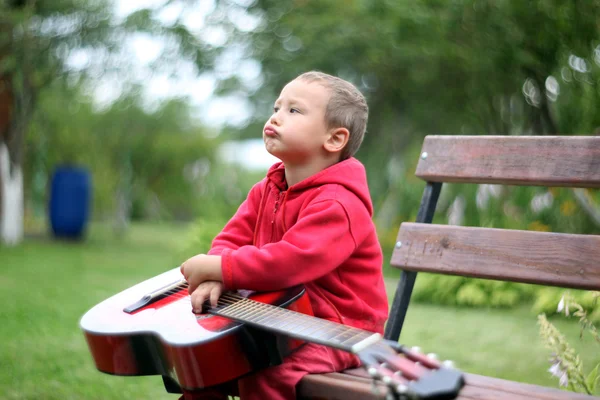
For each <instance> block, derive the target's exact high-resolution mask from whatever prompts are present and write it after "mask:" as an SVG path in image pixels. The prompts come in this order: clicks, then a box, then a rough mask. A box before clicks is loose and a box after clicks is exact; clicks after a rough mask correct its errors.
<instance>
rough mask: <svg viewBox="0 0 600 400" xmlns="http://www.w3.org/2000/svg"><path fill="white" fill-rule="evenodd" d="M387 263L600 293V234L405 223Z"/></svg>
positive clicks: (411, 268)
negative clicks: (390, 259) (599, 291)
mask: <svg viewBox="0 0 600 400" xmlns="http://www.w3.org/2000/svg"><path fill="white" fill-rule="evenodd" d="M397 240H398V242H401V246H400V247H398V246H396V248H395V249H394V253H393V255H392V262H391V264H392V265H393V266H395V267H398V268H401V269H405V270H410V271H425V272H437V273H443V274H452V275H462V276H470V277H476V278H487V279H497V280H508V281H515V282H526V283H537V284H544V285H552V286H560V287H565V288H567V287H569V288H578V289H589V290H598V289H600V236H597V235H573V234H563V233H548V232H531V231H518V230H506V229H493V228H470V227H459V226H448V225H435V224H419V223H406V222H405V223H403V224H402V225H401V226H400V231H399V233H398V238H397Z"/></svg>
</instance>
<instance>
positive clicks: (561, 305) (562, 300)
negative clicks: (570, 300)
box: [556, 295, 565, 313]
mask: <svg viewBox="0 0 600 400" xmlns="http://www.w3.org/2000/svg"><path fill="white" fill-rule="evenodd" d="M564 308H565V296H564V295H563V297H561V298H560V301H559V302H558V307H557V308H556V312H558V313H561V312H562V310H564Z"/></svg>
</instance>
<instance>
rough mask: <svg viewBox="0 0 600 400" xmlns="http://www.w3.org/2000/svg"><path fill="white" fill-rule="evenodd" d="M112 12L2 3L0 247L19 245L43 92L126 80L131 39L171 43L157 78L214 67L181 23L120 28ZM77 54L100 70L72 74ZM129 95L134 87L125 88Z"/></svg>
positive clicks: (20, 0)
mask: <svg viewBox="0 0 600 400" xmlns="http://www.w3.org/2000/svg"><path fill="white" fill-rule="evenodd" d="M171 3H173V2H166V3H165V5H164V7H167V6H169V5H170V4H171ZM192 5H193V4H190V5H185V7H191V6H192ZM112 6H113V2H112V1H111V0H0V242H2V241H4V242H11V243H16V242H18V241H19V240H20V238H21V236H22V224H23V221H22V218H23V212H22V210H23V176H22V167H23V161H24V147H23V145H24V142H25V135H26V133H27V131H28V128H29V125H30V123H31V120H32V116H33V115H34V111H35V110H36V107H37V102H38V99H39V96H40V93H41V92H42V91H43V90H44V89H45V88H47V87H49V85H50V84H52V83H53V82H55V81H57V80H58V81H63V82H64V81H66V80H75V81H79V82H80V84H81V85H84V84H85V83H86V82H87V83H89V82H97V81H98V80H100V79H102V77H103V76H105V75H106V74H110V73H112V74H118V75H127V74H128V73H130V72H129V69H128V67H129V64H128V63H127V60H126V59H125V57H124V56H123V54H120V53H119V50H120V48H121V45H122V43H123V42H124V41H125V39H126V37H127V35H129V34H131V33H132V32H145V33H148V34H152V35H157V36H160V37H161V38H163V39H164V40H165V41H166V43H167V49H166V50H165V52H164V53H163V54H162V56H161V57H160V58H159V60H157V62H156V63H155V65H154V66H153V67H154V68H155V70H159V69H161V70H166V71H169V72H173V70H176V69H177V68H178V66H179V65H180V62H181V61H182V60H186V61H189V62H194V63H195V64H196V65H197V66H199V69H202V68H205V67H206V65H210V58H208V57H207V58H206V60H205V57H204V54H205V53H207V49H206V46H205V44H204V42H203V41H202V40H200V39H198V38H197V35H195V34H193V33H191V31H190V30H189V29H188V27H187V26H186V25H185V24H183V23H181V21H176V22H175V23H173V24H167V25H164V24H162V23H161V22H160V20H159V19H158V18H157V13H158V12H159V11H160V10H155V9H140V10H138V11H136V12H134V13H132V14H130V15H129V16H128V17H127V18H125V19H124V20H116V19H115V18H114V16H113V15H112V8H111V7H112ZM80 51H83V52H87V53H88V54H91V55H93V58H94V59H96V60H97V62H95V63H89V64H88V65H86V66H83V67H81V68H79V69H77V70H74V69H73V68H70V67H69V60H70V58H71V57H72V56H73V55H76V54H77V53H78V52H80ZM128 90H132V87H131V83H127V82H125V84H124V89H123V91H124V92H125V93H126V92H127V91H128Z"/></svg>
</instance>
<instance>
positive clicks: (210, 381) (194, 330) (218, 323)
mask: <svg viewBox="0 0 600 400" xmlns="http://www.w3.org/2000/svg"><path fill="white" fill-rule="evenodd" d="M181 278H182V276H181V273H180V271H179V268H175V269H173V270H170V271H167V272H165V273H163V274H161V275H158V276H156V277H154V278H151V279H148V280H146V281H144V282H142V283H139V284H137V285H135V286H133V287H131V288H129V289H127V290H125V291H123V292H121V293H119V294H117V295H115V296H113V297H111V298H109V299H107V300H105V301H103V302H102V303H100V304H98V305H97V306H95V307H93V308H92V309H91V310H89V311H88V312H87V313H86V314H85V315H84V316H83V317H82V319H81V322H80V325H81V329H82V330H83V332H84V334H85V337H86V340H87V342H88V345H89V348H90V352H91V354H92V357H93V359H94V362H95V363H96V367H97V368H98V369H99V370H100V371H102V372H105V373H108V374H114V375H129V376H136V375H162V376H163V377H164V378H165V382H166V383H167V382H169V383H170V384H172V383H175V384H176V385H177V386H178V387H175V388H173V387H171V388H169V385H167V384H166V386H167V389H168V390H172V391H176V392H177V391H179V390H180V389H186V390H197V389H203V388H207V387H211V386H215V385H219V384H222V383H225V382H228V381H231V380H233V379H235V378H238V377H240V376H242V375H244V374H247V373H249V372H251V371H253V370H256V369H259V368H263V367H266V366H269V365H274V364H277V363H278V362H280V360H281V358H282V357H284V356H286V355H287V354H289V353H290V352H291V351H293V350H295V349H296V348H298V347H299V346H301V345H302V344H303V343H304V342H303V341H301V340H298V339H293V338H290V337H289V336H284V335H277V334H274V333H267V332H265V331H259V330H256V329H253V328H251V327H250V326H248V325H246V324H243V323H241V322H236V321H233V320H231V319H228V318H224V317H221V316H217V315H209V314H202V315H196V314H194V313H192V308H191V304H190V298H189V296H187V289H179V290H177V291H175V292H174V293H172V294H169V295H167V296H164V297H162V298H161V299H160V300H157V301H155V302H152V303H150V304H148V305H146V306H143V307H141V308H139V309H138V310H136V311H134V312H130V313H128V312H125V311H123V309H124V308H126V307H128V306H130V305H131V304H134V303H136V302H138V301H139V300H140V299H141V298H143V297H144V296H145V295H146V294H147V293H150V292H152V291H154V290H156V289H157V288H160V287H164V286H166V285H169V284H171V283H172V282H175V281H177V280H180V279H181ZM248 298H249V299H252V300H255V301H258V302H260V303H265V304H271V305H276V306H280V307H284V308H287V309H289V310H293V311H297V312H300V313H302V314H307V315H312V308H311V306H310V302H309V299H308V296H307V295H306V293H305V292H304V289H303V288H302V287H297V288H292V289H288V290H284V291H280V292H271V293H265V294H253V295H250V296H249V297H248Z"/></svg>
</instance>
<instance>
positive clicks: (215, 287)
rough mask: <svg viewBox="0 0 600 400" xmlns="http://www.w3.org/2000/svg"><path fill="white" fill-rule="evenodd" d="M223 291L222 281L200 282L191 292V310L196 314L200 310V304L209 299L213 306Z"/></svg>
mask: <svg viewBox="0 0 600 400" xmlns="http://www.w3.org/2000/svg"><path fill="white" fill-rule="evenodd" d="M222 293H223V283H222V282H217V281H206V282H202V283H201V284H200V285H198V287H197V288H196V290H194V293H192V311H193V312H195V313H196V314H199V313H201V312H202V305H203V304H204V302H205V301H206V300H207V299H209V300H210V305H211V306H213V307H215V306H216V305H217V301H219V297H221V294H222Z"/></svg>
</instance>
